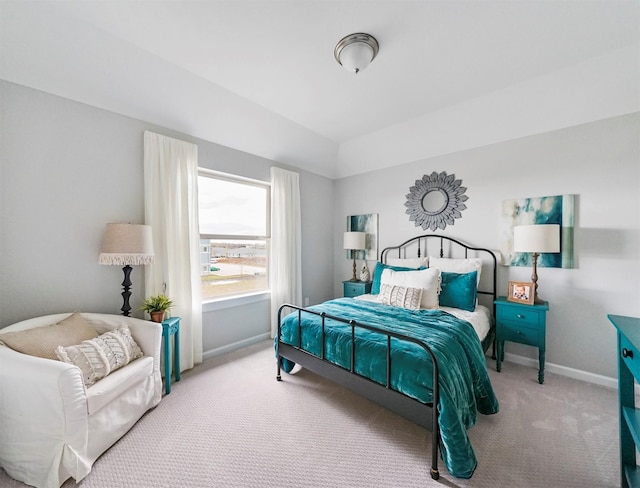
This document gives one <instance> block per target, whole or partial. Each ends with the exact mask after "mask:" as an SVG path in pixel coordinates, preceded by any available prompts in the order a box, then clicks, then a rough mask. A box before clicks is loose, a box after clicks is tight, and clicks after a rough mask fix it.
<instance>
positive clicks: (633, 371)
mask: <svg viewBox="0 0 640 488" xmlns="http://www.w3.org/2000/svg"><path fill="white" fill-rule="evenodd" d="M607 317H609V320H610V321H611V323H612V324H613V325H614V326H615V328H616V329H617V332H618V334H617V335H618V415H619V416H620V486H622V488H628V487H637V486H640V469H639V468H638V466H636V449H638V448H640V409H638V408H636V405H635V404H636V400H635V394H634V388H635V383H636V381H638V380H640V318H637V317H624V316H622V315H608V316H607Z"/></svg>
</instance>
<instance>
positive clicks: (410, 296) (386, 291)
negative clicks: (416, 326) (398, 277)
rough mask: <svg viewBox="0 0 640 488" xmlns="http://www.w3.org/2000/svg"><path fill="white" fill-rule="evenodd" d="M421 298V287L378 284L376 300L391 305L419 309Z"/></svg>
mask: <svg viewBox="0 0 640 488" xmlns="http://www.w3.org/2000/svg"><path fill="white" fill-rule="evenodd" d="M421 300H422V288H409V287H406V286H396V285H387V284H383V285H380V294H379V295H378V301H379V302H380V303H384V304H385V305H391V306H393V307H401V308H407V309H409V310H420V301H421Z"/></svg>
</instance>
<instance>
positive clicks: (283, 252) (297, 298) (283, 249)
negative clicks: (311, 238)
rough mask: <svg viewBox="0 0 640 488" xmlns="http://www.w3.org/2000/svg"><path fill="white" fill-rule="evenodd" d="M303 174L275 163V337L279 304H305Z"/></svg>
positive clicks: (272, 280) (272, 264)
mask: <svg viewBox="0 0 640 488" xmlns="http://www.w3.org/2000/svg"><path fill="white" fill-rule="evenodd" d="M299 179H300V178H299V175H298V173H294V172H292V171H287V170H284V169H281V168H276V167H271V258H270V260H269V287H270V288H271V337H275V335H276V333H277V330H278V308H280V305H282V304H283V303H291V304H293V305H302V271H301V264H300V263H301V261H302V258H301V254H302V244H301V243H302V231H301V216H300V184H299Z"/></svg>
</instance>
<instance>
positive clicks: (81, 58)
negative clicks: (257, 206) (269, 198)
mask: <svg viewBox="0 0 640 488" xmlns="http://www.w3.org/2000/svg"><path fill="white" fill-rule="evenodd" d="M0 8H1V10H0V16H1V17H2V25H1V27H2V38H1V40H2V48H1V49H2V53H1V54H2V58H1V61H2V64H1V65H0V66H1V68H2V70H1V72H0V76H1V77H2V78H3V79H6V80H9V81H13V82H16V83H21V84H24V85H27V86H31V87H33V88H37V89H40V90H44V91H48V92H51V93H55V94H58V95H61V96H65V97H67V98H71V99H74V100H78V101H82V102H84V103H89V104H91V105H95V106H98V107H101V108H105V109H108V110H113V111H115V112H119V113H124V114H126V115H130V116H134V117H138V118H142V119H144V120H148V121H150V122H153V123H157V124H160V125H164V126H167V127H169V128H171V129H175V130H179V131H182V132H186V133H188V134H191V135H194V136H197V137H202V138H204V139H207V140H211V141H213V142H218V143H221V144H225V145H229V146H231V147H235V148H238V149H241V150H245V151H248V152H253V153H256V154H258V155H262V156H264V157H268V158H271V159H276V160H280V161H282V162H286V163H292V164H295V163H298V164H299V165H300V166H302V167H305V166H306V168H307V169H310V170H311V171H315V172H318V173H321V174H325V175H327V176H331V177H340V176H348V175H350V174H356V173H361V172H363V171H367V170H369V169H375V168H376V167H379V166H385V165H393V164H399V163H402V162H406V160H410V159H411V158H412V157H416V156H417V157H418V158H419V157H424V155H429V154H430V151H429V148H422V149H420V150H417V151H415V154H414V153H412V152H411V151H406V150H405V149H400V148H401V147H402V146H404V145H406V141H403V137H402V136H400V137H399V138H398V137H395V136H394V134H405V135H406V134H410V133H411V129H410V128H408V127H407V123H409V122H411V121H417V122H418V126H420V124H422V128H423V129H428V128H429V127H431V129H430V130H429V132H430V133H432V132H433V130H432V129H433V127H432V126H433V123H434V122H433V121H434V120H437V119H435V118H434V117H435V116H436V115H438V116H443V119H444V120H446V117H447V114H448V116H453V114H452V112H451V110H452V107H462V106H464V104H467V105H468V104H474V103H478V101H479V100H483V99H484V100H486V103H489V102H488V101H489V100H491V99H492V97H495V96H496V93H503V94H509V91H510V90H513V88H514V87H529V89H531V83H532V81H531V80H542V81H540V83H542V84H543V85H544V83H546V82H550V81H549V80H547V81H545V77H549V76H550V75H551V74H554V73H567V71H566V70H567V69H576V70H578V68H576V67H580V66H588V64H589V63H592V64H593V66H592V67H591V70H593V71H594V72H595V73H596V74H595V76H601V75H598V74H597V73H598V72H600V71H602V70H601V69H600V68H598V67H597V66H598V63H595V61H594V60H603V59H607V60H609V61H608V62H609V65H617V64H616V63H618V64H622V62H621V60H627V61H628V60H629V59H631V60H632V63H631V64H632V66H631V68H630V69H629V67H628V66H627V67H626V68H623V70H622V71H621V74H622V76H628V75H630V76H632V77H636V78H637V72H638V70H639V68H638V66H640V63H639V62H638V57H637V53H638V43H639V41H640V2H638V1H636V0H632V1H615V0H609V1H580V0H574V1H551V0H548V1H544V0H512V1H509V0H500V1H492V0H488V1H476V0H474V1H470V0H464V1H457V0H449V1H444V0H443V1H329V0H325V1H305V0H281V1H271V0H262V1H247V0H233V1H208V2H207V1H187V0H185V1H164V2H141V1H101V2H95V1H66V2H57V1H47V2H33V1H32V2H25V1H20V2H16V1H5V0H2V1H1V3H0ZM353 32H367V33H369V34H371V35H373V36H375V37H376V38H377V39H378V41H379V43H380V53H379V55H378V57H377V58H376V59H375V60H374V61H373V63H372V64H371V66H370V67H369V68H368V69H366V70H365V71H362V72H361V73H360V74H358V75H353V74H350V73H348V72H346V71H345V70H344V69H342V68H341V67H340V66H339V65H338V64H337V63H336V61H335V59H334V58H333V48H334V47H335V44H336V43H337V41H338V40H340V39H341V38H342V37H344V36H345V35H347V34H350V33H353ZM616 53H617V54H616ZM619 53H623V55H619ZM634 54H636V56H635V61H634V57H633V55H634ZM629 55H631V58H629ZM620 56H622V57H620ZM585 63H586V64H585ZM625 64H628V63H625ZM583 69H586V70H587V71H579V70H578V71H576V73H574V74H572V75H571V76H570V77H569V78H567V77H566V76H565V78H562V76H561V77H560V78H562V79H564V80H568V79H570V78H572V77H573V78H574V79H575V76H579V74H578V73H582V75H583V76H582V78H589V77H590V74H589V73H590V71H589V69H587V68H583ZM634 81H636V80H634ZM551 86H553V85H552V84H551ZM636 86H637V85H636ZM560 90H561V91H562V90H568V91H569V92H571V91H573V90H575V88H568V87H561V88H560ZM627 90H628V87H627ZM550 91H553V89H551V90H550ZM523 93H524V92H523ZM627 94H628V93H625V96H626V95H627ZM510 96H515V95H513V94H510V95H508V96H507V97H506V98H504V101H503V103H506V104H507V106H508V105H509V102H508V100H509V97H510ZM563 96H565V97H566V95H563ZM618 96H619V97H620V95H619V94H618ZM515 97H516V99H517V98H518V97H517V96H515ZM632 98H633V97H632ZM552 99H553V96H552V95H550V98H549V100H552ZM576 102H578V101H576ZM492 103H493V102H492ZM539 103H540V101H539V100H535V101H534V102H533V103H532V106H534V107H535V106H536V105H538V104H539ZM576 104H577V105H578V104H579V103H576ZM608 105H609V106H611V104H610V103H609V104H608ZM620 105H621V107H620V108H618V109H616V110H617V111H622V112H624V111H625V108H622V106H623V105H628V107H631V109H633V107H634V106H635V107H636V109H637V105H638V101H637V100H635V99H634V100H630V101H626V102H625V101H621V102H620ZM486 106H491V105H486V104H485V107H486ZM530 106H531V105H529V107H530ZM465 110H468V108H467V109H465ZM478 110H480V109H478ZM471 112H472V110H471ZM471 112H469V113H471ZM485 112H486V110H485ZM434 114H435V115H434ZM594 115H595V114H594ZM490 118H491V117H489V116H488V115H487V119H485V120H488V119H490ZM556 120H557V119H556ZM569 122H570V121H569V120H567V122H565V123H569ZM437 125H438V124H436V126H437ZM508 125H509V123H508V122H507V123H505V127H506V126H508ZM418 126H416V127H418ZM552 126H553V123H552V124H551V125H550V126H549V127H546V126H545V124H541V126H540V127H537V128H535V129H531V130H532V131H540V130H545V129H548V128H554V127H552ZM469 130H473V128H469ZM524 132H525V133H526V131H524ZM418 133H420V131H418ZM518 134H519V132H518ZM513 135H514V134H511V136H513ZM511 136H510V137H511ZM500 137H503V136H499V135H498V134H495V136H494V137H493V138H491V137H487V142H492V141H494V140H497V139H500ZM505 137H506V136H505ZM440 139H442V137H440ZM379 140H384V141H385V147H394V146H395V152H389V153H386V155H385V157H386V158H387V159H388V161H384V160H380V161H378V162H376V153H377V154H380V151H379V150H378V151H376V147H375V146H376V144H375V141H379ZM479 143H481V141H469V142H468V143H467V145H468V144H471V145H473V144H479ZM435 146H437V144H433V145H431V146H430V147H435ZM463 146H464V144H463ZM368 150H372V153H371V154H366V153H367V152H368ZM445 150H446V148H444V147H443V148H441V149H439V151H445ZM356 153H357V154H356ZM396 155H399V156H397V157H396Z"/></svg>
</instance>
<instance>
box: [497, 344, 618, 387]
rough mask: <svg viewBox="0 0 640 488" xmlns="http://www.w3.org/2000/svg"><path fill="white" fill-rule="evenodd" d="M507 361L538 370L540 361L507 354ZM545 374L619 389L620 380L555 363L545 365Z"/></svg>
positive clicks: (505, 356)
mask: <svg viewBox="0 0 640 488" xmlns="http://www.w3.org/2000/svg"><path fill="white" fill-rule="evenodd" d="M504 359H505V361H511V362H512V363H516V364H522V365H523V366H529V367H531V368H535V369H538V360H537V359H531V358H525V357H523V356H518V355H516V354H509V353H505V355H504ZM544 370H545V372H547V371H548V372H550V373H556V374H560V375H562V376H568V377H569V378H574V379H576V380H581V381H586V382H587V383H593V384H595V385H600V386H605V387H607V388H613V389H617V388H618V379H617V378H610V377H608V376H602V375H599V374H594V373H589V372H587V371H581V370H579V369H574V368H568V367H567V366H561V365H559V364H554V363H547V362H545V363H544Z"/></svg>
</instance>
